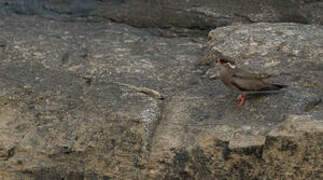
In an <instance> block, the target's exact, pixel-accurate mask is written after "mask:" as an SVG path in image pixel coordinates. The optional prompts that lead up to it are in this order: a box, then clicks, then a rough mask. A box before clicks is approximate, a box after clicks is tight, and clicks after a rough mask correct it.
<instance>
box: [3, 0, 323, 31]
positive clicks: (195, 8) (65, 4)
mask: <svg viewBox="0 0 323 180" xmlns="http://www.w3.org/2000/svg"><path fill="white" fill-rule="evenodd" d="M0 5H2V6H3V7H4V8H5V9H6V10H8V11H14V12H16V13H20V14H41V15H42V16H46V17H51V18H62V17H64V18H66V17H70V16H72V18H75V17H76V16H78V17H79V16H93V17H104V18H107V19H111V20H113V21H117V22H123V23H126V24H130V25H133V26H137V27H155V28H179V27H180V28H189V29H211V28H215V27H221V26H227V25H231V24H237V23H254V22H299V23H305V24H308V23H310V24H323V12H322V9H323V2H322V1H320V0H297V1H296V0H285V1H279V0H263V1H259V0H177V1H172V0H168V1H165V0H149V1H142V0H127V1H124V0H97V1H96V0H0ZM175 31H178V30H175ZM181 31H182V30H181ZM186 31H187V30H186ZM188 31H191V30H188ZM193 32H194V31H193Z"/></svg>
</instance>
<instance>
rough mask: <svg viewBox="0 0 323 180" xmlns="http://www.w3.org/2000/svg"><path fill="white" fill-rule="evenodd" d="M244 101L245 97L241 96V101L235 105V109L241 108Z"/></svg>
mask: <svg viewBox="0 0 323 180" xmlns="http://www.w3.org/2000/svg"><path fill="white" fill-rule="evenodd" d="M244 99H245V95H244V94H241V100H240V104H238V105H237V107H238V108H239V107H241V106H242V105H243V104H244Z"/></svg>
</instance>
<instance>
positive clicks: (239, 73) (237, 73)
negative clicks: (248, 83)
mask: <svg viewBox="0 0 323 180" xmlns="http://www.w3.org/2000/svg"><path fill="white" fill-rule="evenodd" d="M233 77H238V78H242V79H266V78H269V77H271V75H269V74H258V73H252V72H248V71H245V70H243V69H239V68H237V69H234V72H233Z"/></svg>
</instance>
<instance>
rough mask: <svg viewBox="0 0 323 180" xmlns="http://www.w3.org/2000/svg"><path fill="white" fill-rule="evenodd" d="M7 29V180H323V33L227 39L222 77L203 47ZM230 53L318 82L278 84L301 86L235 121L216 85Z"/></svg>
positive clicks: (106, 32) (52, 29) (0, 109)
mask: <svg viewBox="0 0 323 180" xmlns="http://www.w3.org/2000/svg"><path fill="white" fill-rule="evenodd" d="M115 3H118V1H115ZM0 17H1V18H0V19H1V20H0V29H1V32H0V39H1V42H5V43H4V44H5V46H1V47H0V57H1V61H0V179H62V178H64V179H176V178H177V179H215V178H216V177H223V178H227V179H230V178H231V179H232V178H236V179H239V178H241V179H252V178H254V179H256V178H259V177H262V178H264V179H266V178H267V179H269V178H281V177H284V178H291V179H297V178H302V179H320V176H321V174H320V167H321V166H322V163H323V161H322V158H321V157H323V156H322V151H321V149H322V148H321V144H322V135H323V131H322V128H321V127H322V112H323V110H322V106H321V104H322V103H320V99H321V97H322V91H321V89H320V88H321V87H322V86H321V85H322V84H321V83H322V80H321V78H320V77H319V76H317V75H319V74H320V69H321V68H320V66H319V64H320V62H321V55H320V53H321V52H320V50H321V48H322V42H321V41H322V38H321V31H322V30H321V26H307V25H299V24H255V25H251V26H232V27H226V28H218V29H217V30H215V31H213V32H212V33H211V34H210V35H211V36H212V37H213V39H212V40H211V41H209V43H208V45H209V46H208V48H206V49H209V50H210V51H207V52H206V53H209V54H208V55H207V57H210V58H209V60H208V61H209V64H211V65H209V66H199V63H200V61H201V59H203V57H202V56H203V50H204V49H205V46H206V39H204V38H196V37H195V38H189V37H185V38H183V37H182V38H163V37H160V36H155V34H154V32H153V30H145V29H137V28H133V27H130V26H127V25H123V24H116V23H112V22H88V21H76V22H61V21H53V20H48V19H45V18H41V17H38V16H17V15H12V14H6V15H3V14H1V13H0ZM266 27H271V28H272V29H271V30H267V29H266ZM276 31H280V32H281V33H276V35H275V33H274V35H271V34H272V32H276ZM229 32H230V33H229ZM237 32H239V33H240V34H239V35H236V34H235V33H237ZM248 32H252V33H248ZM226 33H229V34H231V36H228V35H226ZM222 36H223V37H222ZM267 36H269V37H267ZM282 36H283V37H282ZM247 37H252V38H253V39H256V40H257V41H256V42H257V43H258V46H257V47H254V48H253V49H254V50H253V51H252V52H254V53H250V52H249V50H248V49H247V50H246V49H243V48H244V46H243V45H244V44H246V46H248V44H247V43H249V42H253V41H251V40H250V41H249V40H248V38H247ZM297 37H299V38H302V42H303V43H295V42H294V43H293V42H292V41H294V40H295V38H297ZM267 38H268V39H267ZM275 41H278V43H277V44H276V42H275ZM280 43H283V45H282V46H281V49H282V50H279V51H275V50H273V49H274V48H275V47H276V45H277V46H279V44H280ZM240 44H241V46H240ZM228 48H230V49H228ZM212 49H213V50H212ZM296 51H297V52H298V53H297V52H296ZM215 52H216V53H215ZM219 53H221V54H223V55H227V56H230V57H234V58H236V59H237V61H238V64H239V65H241V66H243V67H245V68H247V66H248V67H249V68H250V69H251V70H252V69H257V70H259V71H260V70H261V69H266V71H267V72H269V73H270V72H276V71H277V72H278V73H279V72H281V71H283V70H286V69H287V67H288V70H293V71H297V72H305V71H306V72H309V73H298V74H292V75H288V76H287V75H286V78H285V77H284V76H279V77H275V78H273V79H272V80H273V81H278V82H288V84H290V85H291V86H290V87H289V88H288V89H287V90H286V91H284V92H282V93H279V94H273V95H263V96H250V97H248V99H247V103H246V105H245V106H244V107H243V108H240V109H236V108H234V105H235V102H234V101H233V99H234V98H235V95H234V94H233V93H232V92H230V91H228V90H227V89H226V88H225V87H224V86H223V85H222V83H221V82H220V81H218V80H212V81H211V80H209V79H208V78H207V77H208V76H207V73H206V72H217V71H218V69H217V67H216V66H215V67H214V66H213V65H212V60H213V59H214V58H216V56H218V55H219ZM293 53H294V55H293ZM291 54H292V55H291ZM256 57H257V58H256ZM272 57H277V59H275V61H278V62H279V63H274V65H272V64H271V63H272V59H271V58H272ZM280 57H281V58H280ZM289 57H291V59H292V60H293V61H290V62H288V61H287V60H288V59H289ZM303 59H307V61H306V63H304V61H303ZM285 60H286V61H285ZM246 62H249V65H247V64H244V63H246ZM253 62H254V63H253ZM266 63H267V65H266ZM289 63H290V66H286V65H288V64H289ZM268 64H269V65H268ZM314 65H315V66H314ZM305 77H308V78H309V79H306V81H305V80H304V78H305ZM116 82H119V84H118V83H116ZM120 83H123V84H128V85H129V86H120ZM140 87H144V88H146V89H144V88H140ZM149 90H150V91H149ZM153 90H154V91H153ZM147 91H149V92H155V91H156V92H158V93H160V94H162V95H164V96H165V99H163V100H160V99H158V98H156V97H155V96H153V94H152V93H147ZM277 169H279V171H278V172H277V171H276V170H277Z"/></svg>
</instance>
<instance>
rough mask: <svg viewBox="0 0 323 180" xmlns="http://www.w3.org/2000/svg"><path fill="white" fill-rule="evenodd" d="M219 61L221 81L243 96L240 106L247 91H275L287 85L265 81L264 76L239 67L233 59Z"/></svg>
mask: <svg viewBox="0 0 323 180" xmlns="http://www.w3.org/2000/svg"><path fill="white" fill-rule="evenodd" d="M217 63H218V64H221V72H220V79H221V81H222V82H223V83H224V84H225V85H226V86H227V87H229V88H230V89H232V90H234V91H237V92H238V93H239V94H240V96H241V99H240V104H239V105H238V107H240V106H242V105H243V104H244V99H245V94H246V93H247V92H257V91H275V90H280V89H281V88H284V87H286V85H280V84H272V83H268V82H265V81H263V79H264V78H263V77H261V76H259V75H258V74H255V73H251V72H248V71H244V70H242V69H239V68H238V67H236V66H235V63H234V62H233V61H232V60H229V59H219V60H217Z"/></svg>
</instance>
